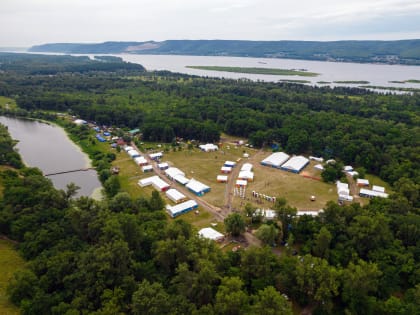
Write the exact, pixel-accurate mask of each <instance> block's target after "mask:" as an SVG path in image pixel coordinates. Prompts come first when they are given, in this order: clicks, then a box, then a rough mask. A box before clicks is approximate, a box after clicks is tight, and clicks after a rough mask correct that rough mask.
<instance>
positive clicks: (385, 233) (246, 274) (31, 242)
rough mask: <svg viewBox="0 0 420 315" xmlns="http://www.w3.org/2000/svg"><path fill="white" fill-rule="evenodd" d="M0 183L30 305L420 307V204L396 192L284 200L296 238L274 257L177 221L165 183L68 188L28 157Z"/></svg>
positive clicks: (52, 309)
mask: <svg viewBox="0 0 420 315" xmlns="http://www.w3.org/2000/svg"><path fill="white" fill-rule="evenodd" d="M1 182H2V184H3V186H4V189H3V194H2V198H1V199H0V233H1V234H5V235H7V236H8V237H10V238H12V239H15V240H17V241H18V242H19V243H18V248H19V251H20V252H21V253H22V255H23V256H24V257H25V259H27V260H28V261H29V263H28V265H27V266H28V267H27V269H25V270H23V271H20V272H18V273H17V274H16V275H15V276H14V279H13V280H12V282H11V284H10V285H9V288H8V292H9V295H10V298H11V300H12V302H13V303H15V304H16V305H18V306H19V307H20V308H21V310H22V314H68V315H70V314H156V315H159V314H180V315H181V314H197V315H198V314H209V315H211V314H220V315H222V314H223V315H224V314H233V315H235V314H238V315H239V314H241V315H242V314H264V313H267V314H279V315H280V314H282V315H284V314H292V309H291V304H290V302H289V301H288V299H289V300H292V301H294V303H297V304H298V305H300V306H301V307H306V308H307V309H310V310H313V312H314V314H384V315H393V314H407V315H412V314H418V310H419V309H420V304H419V301H420V300H419V299H418V296H419V295H420V278H419V272H418V271H419V270H420V257H419V255H420V215H419V210H418V209H416V208H414V207H413V206H412V205H410V204H409V203H407V201H406V200H405V199H404V198H401V197H398V195H396V196H395V198H392V199H389V200H373V201H372V202H371V203H370V205H368V206H365V207H360V206H359V205H352V206H344V207H340V206H338V205H336V204H334V203H330V204H328V205H327V206H326V207H325V209H324V213H322V214H321V215H320V216H319V217H315V218H314V217H311V216H303V217H297V216H296V209H293V208H290V207H289V206H287V205H283V206H281V207H278V208H277V211H278V214H279V217H280V218H281V221H280V222H279V224H281V225H283V226H284V227H285V229H284V232H285V233H287V234H286V235H285V236H286V238H287V242H288V244H287V247H282V253H281V255H280V256H277V255H275V254H274V253H273V252H272V251H271V249H270V248H269V247H263V248H248V249H247V250H239V251H236V252H232V251H228V252H222V251H221V250H220V249H219V248H218V247H217V246H216V243H214V242H212V241H208V240H205V239H202V238H199V237H198V236H197V231H196V230H194V229H193V228H192V227H191V226H190V225H189V224H187V223H185V222H184V221H182V220H176V221H172V222H170V223H169V222H168V220H167V216H166V215H165V213H164V212H163V211H162V210H161V209H162V208H163V201H162V199H161V197H160V195H159V193H158V192H154V193H153V194H152V197H151V198H149V199H145V198H139V199H136V200H132V199H130V197H129V196H128V194H126V193H124V192H122V193H118V194H116V195H115V196H113V197H111V198H108V199H106V200H104V201H102V202H97V201H94V200H92V199H89V198H86V197H82V198H79V199H72V197H73V196H74V193H75V191H76V190H75V187H74V186H72V185H69V186H68V188H67V189H66V190H56V189H54V188H53V186H52V184H51V181H50V180H48V179H47V178H45V177H43V176H42V174H41V172H40V171H39V170H37V169H30V168H24V169H22V170H20V171H13V170H8V171H4V172H2V173H1ZM273 224H277V223H273ZM295 244H297V245H298V246H296V247H295V246H294V245H295ZM293 248H296V249H298V252H297V254H298V255H296V256H294V254H295V253H294V252H293V251H292V249H293Z"/></svg>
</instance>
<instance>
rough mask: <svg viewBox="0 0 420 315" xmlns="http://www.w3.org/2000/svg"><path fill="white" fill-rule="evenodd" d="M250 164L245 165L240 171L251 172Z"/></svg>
mask: <svg viewBox="0 0 420 315" xmlns="http://www.w3.org/2000/svg"><path fill="white" fill-rule="evenodd" d="M252 167H253V166H252V164H251V163H245V164H244V165H242V167H241V171H252Z"/></svg>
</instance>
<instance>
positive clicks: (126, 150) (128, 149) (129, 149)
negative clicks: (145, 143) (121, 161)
mask: <svg viewBox="0 0 420 315" xmlns="http://www.w3.org/2000/svg"><path fill="white" fill-rule="evenodd" d="M131 150H134V148H133V147H131V146H129V145H128V146H126V147H124V151H125V152H128V151H131Z"/></svg>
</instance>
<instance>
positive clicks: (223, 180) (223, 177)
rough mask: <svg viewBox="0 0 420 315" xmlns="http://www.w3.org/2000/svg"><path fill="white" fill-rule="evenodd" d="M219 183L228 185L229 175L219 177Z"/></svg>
mask: <svg viewBox="0 0 420 315" xmlns="http://www.w3.org/2000/svg"><path fill="white" fill-rule="evenodd" d="M217 181H218V182H219V183H226V182H227V181H228V177H227V175H217Z"/></svg>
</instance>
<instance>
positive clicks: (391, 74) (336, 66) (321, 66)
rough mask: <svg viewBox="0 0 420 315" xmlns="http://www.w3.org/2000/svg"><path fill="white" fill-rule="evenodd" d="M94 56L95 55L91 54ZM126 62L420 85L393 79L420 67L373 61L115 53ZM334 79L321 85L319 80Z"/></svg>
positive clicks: (314, 81)
mask: <svg viewBox="0 0 420 315" xmlns="http://www.w3.org/2000/svg"><path fill="white" fill-rule="evenodd" d="M90 56H91V57H92V56H93V55H90ZM114 56H119V57H121V58H123V60H125V61H129V62H133V63H138V64H141V65H143V66H144V67H145V68H146V69H147V70H169V71H172V72H179V73H186V74H193V75H199V76H209V77H223V78H231V79H240V78H247V79H250V80H253V81H270V82H277V81H279V80H306V81H310V84H311V85H329V86H354V87H357V86H359V85H365V84H360V83H359V84H351V83H343V84H338V83H333V82H334V81H369V84H366V85H375V86H384V87H385V86H386V87H399V88H407V87H412V88H420V84H418V83H394V82H390V81H406V80H410V79H417V80H420V66H405V65H384V64H370V63H348V62H328V61H311V60H295V59H274V58H248V57H246V58H245V57H218V56H177V55H134V54H120V55H114ZM186 66H225V67H259V68H277V69H305V70H307V71H309V72H315V73H319V75H318V76H316V77H302V76H283V75H281V76H280V75H264V74H245V73H233V72H220V71H208V70H198V69H190V68H186ZM320 81H325V82H331V83H330V84H320V83H318V82H320Z"/></svg>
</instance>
